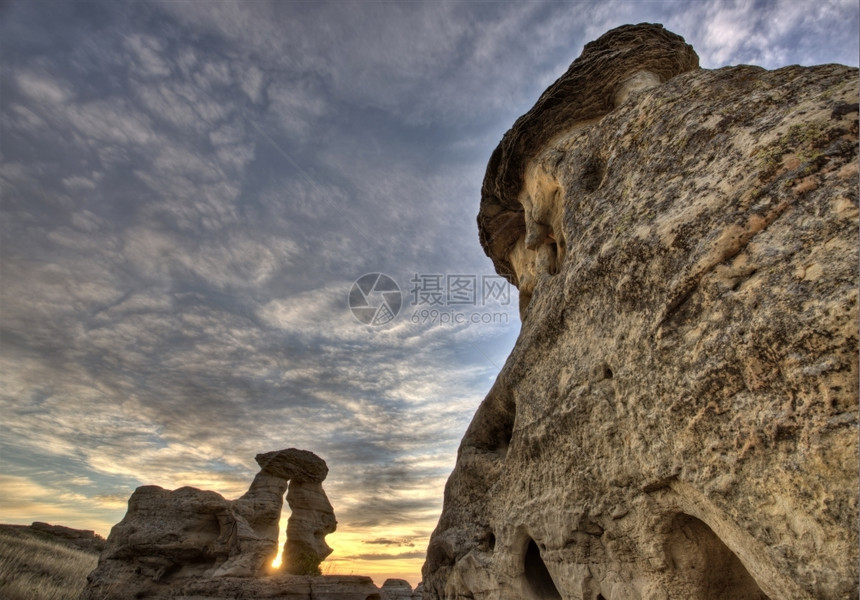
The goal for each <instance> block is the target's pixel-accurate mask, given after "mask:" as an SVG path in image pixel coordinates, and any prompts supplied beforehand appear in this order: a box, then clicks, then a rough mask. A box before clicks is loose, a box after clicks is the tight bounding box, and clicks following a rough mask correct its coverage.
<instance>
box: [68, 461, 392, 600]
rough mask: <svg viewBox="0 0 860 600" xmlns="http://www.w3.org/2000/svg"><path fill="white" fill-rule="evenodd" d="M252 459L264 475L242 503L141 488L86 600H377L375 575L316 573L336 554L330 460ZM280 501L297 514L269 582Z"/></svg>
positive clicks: (206, 494)
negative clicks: (279, 568) (329, 541)
mask: <svg viewBox="0 0 860 600" xmlns="http://www.w3.org/2000/svg"><path fill="white" fill-rule="evenodd" d="M256 460H257V464H259V465H260V472H259V473H257V475H256V476H255V477H254V481H253V483H252V484H251V487H250V488H249V489H248V491H247V492H246V493H245V494H244V495H243V496H242V497H241V498H238V499H236V500H226V499H225V498H224V497H223V496H221V495H220V494H217V493H215V492H211V491H204V490H198V489H196V488H192V487H183V488H179V489H177V490H173V491H170V490H165V489H163V488H160V487H158V486H154V485H150V486H143V487H139V488H138V489H136V490H135V491H134V493H133V494H132V496H131V498H130V499H129V501H128V512H127V513H126V515H125V517H124V518H123V520H122V521H120V522H119V523H117V524H116V525H115V526H114V527H113V529H111V532H110V535H109V536H108V539H107V543H106V546H105V549H104V551H103V552H102V554H101V557H100V558H99V565H98V567H97V568H96V570H94V571H93V572H92V573H90V575H89V577H88V578H87V588H86V590H85V591H84V594H83V596H82V598H83V599H84V600H96V599H98V600H126V599H129V600H130V599H132V598H153V599H158V598H175V599H180V598H189V599H190V598H194V599H195V600H206V599H220V598H237V597H249V598H250V597H254V598H291V599H296V600H300V599H307V600H312V599H329V598H331V599H338V600H374V599H377V600H378V599H379V598H380V592H379V589H378V588H377V587H376V586H375V585H373V581H372V580H371V579H370V578H369V577H360V576H344V577H337V576H328V577H312V576H310V575H314V574H318V573H319V564H320V562H321V561H322V560H323V559H324V558H325V557H326V556H328V555H329V554H330V553H331V548H329V547H328V545H326V543H325V536H326V535H327V534H329V533H332V532H333V531H334V530H335V526H336V524H337V521H335V517H334V511H333V510H332V506H331V504H330V503H329V501H328V498H327V497H326V494H325V492H324V491H323V489H322V482H323V480H324V479H325V478H326V475H328V467H327V466H326V464H325V461H323V460H322V459H321V458H320V457H318V456H317V455H315V454H313V453H312V452H308V451H306V450H296V449H295V448H289V449H287V450H279V451H276V452H268V453H265V454H258V455H257V456H256ZM284 494H286V495H287V502H288V503H289V504H290V507H291V509H292V514H291V515H290V518H289V520H288V521H287V541H286V543H285V545H284V567H283V570H284V573H285V574H283V575H274V576H267V575H269V570H270V565H271V562H272V560H273V559H274V558H275V555H276V554H277V545H278V522H279V520H280V518H281V508H282V507H283V500H284Z"/></svg>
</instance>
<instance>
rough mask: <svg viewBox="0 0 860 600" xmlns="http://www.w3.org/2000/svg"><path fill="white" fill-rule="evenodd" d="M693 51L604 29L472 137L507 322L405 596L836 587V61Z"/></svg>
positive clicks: (845, 148) (841, 578) (845, 439)
mask: <svg viewBox="0 0 860 600" xmlns="http://www.w3.org/2000/svg"><path fill="white" fill-rule="evenodd" d="M697 64H698V60H697V57H696V55H695V53H694V52H693V50H692V48H690V47H689V46H688V45H686V44H685V43H684V41H683V39H681V38H680V37H678V36H676V35H674V34H672V33H669V32H667V31H665V30H664V29H663V28H662V27H660V26H657V25H638V26H625V27H622V28H619V29H616V30H613V31H611V32H609V33H607V34H606V35H604V36H603V37H601V38H600V39H599V40H597V41H596V42H592V43H591V44H588V45H587V46H586V47H585V50H584V52H583V54H582V56H581V57H580V58H579V59H577V60H576V61H575V62H574V63H573V64H572V65H571V67H570V69H569V70H568V71H567V73H566V74H565V75H563V76H562V77H561V78H560V79H559V80H558V81H557V82H556V83H555V84H553V86H551V87H550V88H549V89H548V90H547V91H546V92H545V93H544V95H543V96H541V98H540V100H539V101H538V103H537V104H536V105H535V107H534V108H533V109H532V110H531V111H529V113H527V114H526V115H525V116H523V117H522V118H520V119H519V120H518V121H517V122H516V123H515V125H514V127H513V128H512V129H511V130H510V131H509V132H508V133H507V134H506V135H505V136H504V138H503V140H502V142H501V143H500V145H499V147H498V148H497V149H496V151H495V152H494V154H493V156H492V158H491V160H490V163H489V166H488V169H487V175H486V178H485V181H484V186H483V193H482V199H481V207H480V214H479V216H478V224H479V230H480V237H481V242H482V244H483V246H484V248H485V250H486V251H487V253H488V255H489V256H490V257H491V258H492V260H493V262H494V264H495V265H496V269H497V271H498V272H499V273H500V274H502V275H504V276H506V277H508V279H509V280H510V281H511V282H512V283H514V284H515V285H517V286H518V287H519V290H520V297H521V315H522V318H523V325H522V331H521V333H520V336H519V339H518V340H517V343H516V346H515V348H514V349H513V351H512V353H511V356H510V357H509V359H508V361H507V362H506V364H505V366H504V367H503V369H502V371H501V373H500V374H499V376H498V379H497V380H496V382H495V384H494V385H493V387H492V389H491V390H490V392H489V394H488V395H487V397H486V399H485V400H484V402H483V403H482V404H481V406H480V408H479V409H478V411H477V413H476V414H475V417H474V419H473V421H472V424H471V425H470V427H469V429H468V431H467V432H466V434H465V437H464V438H463V441H462V444H461V446H460V450H459V453H458V458H457V464H456V467H455V469H454V471H453V473H452V475H451V477H450V479H449V481H448V484H447V486H446V491H445V503H444V509H443V512H442V516H441V518H440V520H439V524H438V527H437V529H436V531H435V532H434V534H433V536H432V538H431V541H430V545H429V548H428V556H427V561H426V563H425V565H424V570H423V575H424V587H425V597H428V598H446V599H454V598H458V599H459V598H473V599H475V600H481V599H523V598H524V599H532V598H565V599H588V600H595V599H603V600H617V599H625V600H635V599H648V600H668V599H684V600H686V599H714V600H716V599H763V598H770V599H772V600H776V599H784V600H799V599H811V598H819V599H828V600H830V599H833V600H835V599H837V598H838V599H842V598H849V597H857V593H858V589H857V586H858V583H857V582H858V568H857V565H858V552H857V547H858V544H857V525H858V523H857V510H858V498H857V496H858V475H857V474H858V456H857V437H858V432H857V410H858V386H857V380H858V368H857V354H858V344H857V338H858V334H857V325H858V313H857V265H858V236H857V231H858V208H857V204H858V187H857V184H858V168H857V148H858V137H857V132H858V89H857V88H858V73H857V70H856V69H851V68H847V67H844V66H839V65H824V66H818V67H808V68H805V67H798V66H793V67H786V68H783V69H778V70H775V71H766V70H764V69H761V68H758V67H751V66H738V67H727V68H723V69H717V70H703V69H699V68H698V67H697Z"/></svg>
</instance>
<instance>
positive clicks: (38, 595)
mask: <svg viewBox="0 0 860 600" xmlns="http://www.w3.org/2000/svg"><path fill="white" fill-rule="evenodd" d="M96 563H98V555H96V554H93V553H90V552H84V551H83V550H78V549H76V548H70V547H68V546H66V545H64V544H62V543H61V542H57V541H53V540H51V539H49V538H48V537H46V536H40V535H39V534H38V532H32V531H26V530H16V529H12V528H8V527H3V528H0V598H3V600H77V598H78V596H79V595H80V593H81V591H83V589H84V585H85V584H86V580H87V575H88V574H89V572H90V571H92V570H93V569H95V567H96Z"/></svg>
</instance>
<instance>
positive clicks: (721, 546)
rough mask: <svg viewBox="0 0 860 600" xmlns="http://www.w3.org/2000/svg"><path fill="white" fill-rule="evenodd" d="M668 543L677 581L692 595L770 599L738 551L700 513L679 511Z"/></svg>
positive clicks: (711, 599)
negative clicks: (701, 517)
mask: <svg viewBox="0 0 860 600" xmlns="http://www.w3.org/2000/svg"><path fill="white" fill-rule="evenodd" d="M666 544H667V545H666V550H667V554H668V557H669V559H670V561H671V565H672V566H673V568H674V570H675V576H676V582H677V583H678V584H679V586H680V587H681V588H683V590H684V592H685V594H686V595H687V596H688V597H689V598H697V599H699V600H727V599H731V600H769V598H768V596H767V595H765V593H764V592H762V591H761V588H759V586H758V584H757V583H756V581H755V579H753V577H752V575H750V573H749V571H747V569H746V567H744V565H743V563H742V562H741V561H740V559H739V558H738V557H737V556H735V554H734V552H732V551H731V550H730V549H729V547H728V546H726V545H725V543H723V541H722V540H721V539H720V538H719V537H718V536H717V534H716V533H714V531H713V530H712V529H711V528H710V527H708V525H707V524H706V523H704V522H703V521H701V520H699V519H697V518H696V517H692V516H690V515H685V514H678V515H675V517H674V518H673V519H672V526H671V530H670V532H669V535H668V536H667V542H666Z"/></svg>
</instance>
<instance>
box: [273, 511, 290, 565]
mask: <svg viewBox="0 0 860 600" xmlns="http://www.w3.org/2000/svg"><path fill="white" fill-rule="evenodd" d="M289 518H290V509H289V507H288V506H287V503H286V502H285V503H284V506H283V508H282V509H281V520H280V521H279V522H278V553H277V554H276V555H275V558H273V559H272V570H273V571H277V570H279V569H280V568H281V567H282V566H283V564H284V543H285V542H286V541H287V520H288V519H289Z"/></svg>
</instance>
